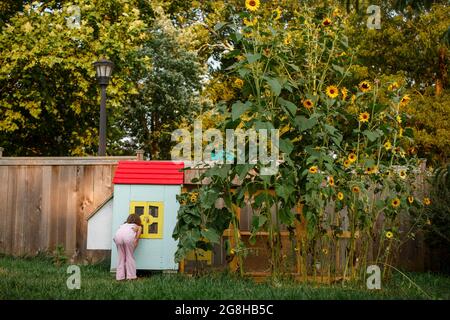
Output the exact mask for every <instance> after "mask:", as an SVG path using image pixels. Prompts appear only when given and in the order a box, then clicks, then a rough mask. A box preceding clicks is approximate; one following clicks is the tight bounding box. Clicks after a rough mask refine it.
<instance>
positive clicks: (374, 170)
mask: <svg viewBox="0 0 450 320" xmlns="http://www.w3.org/2000/svg"><path fill="white" fill-rule="evenodd" d="M377 172H378V167H377V166H373V167H367V168H366V174H374V173H377Z"/></svg>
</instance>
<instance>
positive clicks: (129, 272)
mask: <svg viewBox="0 0 450 320" xmlns="http://www.w3.org/2000/svg"><path fill="white" fill-rule="evenodd" d="M141 233H142V223H141V218H140V217H139V216H138V215H137V214H130V215H129V216H128V218H127V221H125V223H124V224H122V225H121V226H120V227H119V230H117V232H116V235H115V236H114V242H115V243H116V246H117V254H118V264H117V270H116V279H117V280H124V279H125V278H126V279H128V280H132V279H136V278H137V277H136V262H135V260H134V256H133V254H134V250H135V249H136V247H137V245H138V241H139V237H140V235H141Z"/></svg>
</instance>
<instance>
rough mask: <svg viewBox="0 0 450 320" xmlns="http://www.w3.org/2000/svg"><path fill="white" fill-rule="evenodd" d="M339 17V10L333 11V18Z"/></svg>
mask: <svg viewBox="0 0 450 320" xmlns="http://www.w3.org/2000/svg"><path fill="white" fill-rule="evenodd" d="M340 15H341V10H339V8H336V9H334V11H333V17H339V16H340Z"/></svg>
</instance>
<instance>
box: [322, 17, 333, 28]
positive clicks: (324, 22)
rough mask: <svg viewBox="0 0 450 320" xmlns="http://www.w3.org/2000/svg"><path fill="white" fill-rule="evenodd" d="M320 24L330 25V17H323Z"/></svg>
mask: <svg viewBox="0 0 450 320" xmlns="http://www.w3.org/2000/svg"><path fill="white" fill-rule="evenodd" d="M322 25H323V26H324V27H328V26H330V25H331V19H330V18H325V19H323V21H322Z"/></svg>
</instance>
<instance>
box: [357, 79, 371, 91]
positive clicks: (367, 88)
mask: <svg viewBox="0 0 450 320" xmlns="http://www.w3.org/2000/svg"><path fill="white" fill-rule="evenodd" d="M358 87H359V90H361V91H362V92H369V91H370V90H372V86H371V85H370V82H369V81H367V80H364V81H361V83H360V84H359V86H358Z"/></svg>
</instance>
